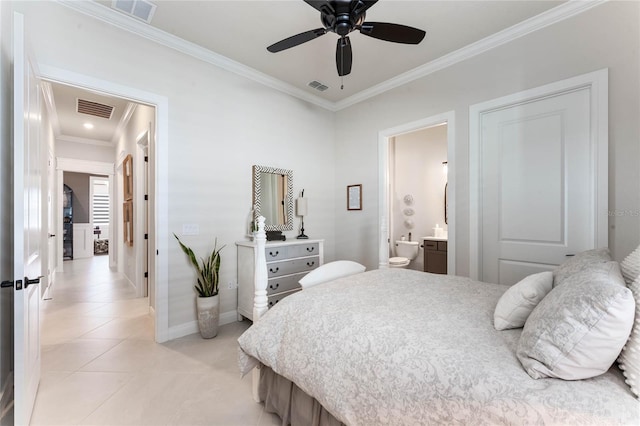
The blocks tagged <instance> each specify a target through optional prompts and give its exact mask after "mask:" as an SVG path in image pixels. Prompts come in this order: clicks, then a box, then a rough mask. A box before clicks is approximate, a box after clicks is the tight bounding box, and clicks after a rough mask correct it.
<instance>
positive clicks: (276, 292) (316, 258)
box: [236, 240, 324, 321]
mask: <svg viewBox="0 0 640 426" xmlns="http://www.w3.org/2000/svg"><path fill="white" fill-rule="evenodd" d="M323 244H324V240H291V241H268V242H267V244H266V248H265V258H266V260H267V277H268V282H267V300H268V302H267V303H268V306H269V309H270V308H271V307H272V306H273V305H275V304H276V303H278V302H279V301H280V300H282V299H284V298H285V297H287V296H289V295H291V294H293V293H295V292H297V291H300V290H301V287H300V284H298V281H299V280H300V278H302V277H304V276H305V275H307V274H308V273H309V272H311V271H312V270H314V269H316V268H317V267H318V266H320V265H322V263H323V262H324V247H323ZM236 246H237V249H238V320H239V321H242V318H243V317H244V318H248V319H250V320H253V302H254V297H255V285H254V278H255V255H256V243H255V241H238V242H237V243H236Z"/></svg>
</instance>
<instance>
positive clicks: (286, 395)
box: [258, 365, 344, 426]
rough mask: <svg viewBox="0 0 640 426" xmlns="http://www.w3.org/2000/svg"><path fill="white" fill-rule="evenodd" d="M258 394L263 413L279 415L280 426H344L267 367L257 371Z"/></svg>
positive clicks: (300, 390) (264, 366) (317, 403)
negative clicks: (264, 411) (258, 374)
mask: <svg viewBox="0 0 640 426" xmlns="http://www.w3.org/2000/svg"><path fill="white" fill-rule="evenodd" d="M258 392H259V395H260V399H261V400H262V401H264V408H265V410H266V411H267V412H269V413H275V414H277V415H278V416H280V418H281V419H282V425H283V426H287V425H292V426H298V425H301V426H302V425H304V426H306V425H309V426H344V423H342V422H340V421H339V420H338V419H336V418H335V417H333V415H332V414H331V413H329V412H328V411H327V410H326V409H325V408H324V407H323V406H322V405H320V403H319V402H318V401H317V400H316V399H315V398H312V397H310V396H309V395H307V394H306V393H305V392H304V391H303V390H302V389H300V388H299V387H298V386H296V384H295V383H293V382H292V381H290V380H288V379H286V378H284V377H282V376H280V375H278V374H277V373H275V372H274V371H273V370H272V369H271V368H269V367H267V366H266V365H263V366H262V367H261V368H260V386H259V388H258Z"/></svg>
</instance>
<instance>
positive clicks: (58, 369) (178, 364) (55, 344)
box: [31, 256, 278, 425]
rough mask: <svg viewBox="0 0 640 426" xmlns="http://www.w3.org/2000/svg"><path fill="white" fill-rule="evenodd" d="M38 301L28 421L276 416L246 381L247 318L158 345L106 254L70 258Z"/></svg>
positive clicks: (269, 419) (255, 421) (250, 421)
mask: <svg viewBox="0 0 640 426" xmlns="http://www.w3.org/2000/svg"><path fill="white" fill-rule="evenodd" d="M64 266H65V272H63V273H58V274H57V276H56V281H55V284H54V287H53V290H52V292H51V295H50V296H52V299H51V300H42V301H41V348H42V357H41V358H42V377H41V381H40V387H39V390H38V395H37V398H36V404H35V408H34V412H33V416H32V419H31V424H32V425H71V424H82V425H89V424H96V425H143V424H148V425H161V424H167V425H192V424H194V425H195V424H209V425H211V424H213V425H272V424H278V422H277V418H276V417H275V416H273V415H271V414H267V413H264V410H263V406H262V405H260V404H256V403H255V402H253V400H252V397H251V379H250V377H245V378H244V379H242V380H240V375H239V371H238V367H237V362H236V357H237V344H236V340H237V338H238V336H239V335H240V334H241V333H242V332H243V331H244V330H245V329H246V328H247V327H248V325H249V322H248V321H245V322H242V323H240V322H237V323H233V324H228V325H225V326H223V327H221V328H220V330H219V333H218V336H217V337H215V338H214V339H210V340H205V339H202V338H201V337H200V336H199V335H198V334H194V335H190V336H185V337H182V338H179V339H175V340H173V341H170V342H167V343H164V344H157V343H155V342H154V340H153V319H152V317H151V315H149V313H148V310H149V307H148V300H147V299H146V298H135V293H134V290H133V288H132V287H131V286H130V284H128V282H127V280H126V279H125V278H124V277H122V275H121V274H119V273H114V272H111V271H110V270H109V268H108V257H107V256H94V257H92V258H89V259H80V260H74V261H69V262H65V264H64Z"/></svg>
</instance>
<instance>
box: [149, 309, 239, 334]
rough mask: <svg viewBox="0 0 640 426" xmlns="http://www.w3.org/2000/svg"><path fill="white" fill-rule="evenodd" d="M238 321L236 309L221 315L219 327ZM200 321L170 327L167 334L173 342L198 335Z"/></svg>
mask: <svg viewBox="0 0 640 426" xmlns="http://www.w3.org/2000/svg"><path fill="white" fill-rule="evenodd" d="M150 309H152V308H151V307H150ZM236 321H238V312H237V311H236V310H235V309H234V310H233V311H229V312H223V313H221V314H220V320H219V323H218V324H219V325H225V324H231V323H232V322H236ZM198 332H199V330H198V321H190V322H186V323H184V324H180V325H176V326H173V327H169V331H168V333H167V335H168V337H169V339H168V340H173V339H177V338H179V337H184V336H188V335H190V334H194V333H198Z"/></svg>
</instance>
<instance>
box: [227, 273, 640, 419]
mask: <svg viewBox="0 0 640 426" xmlns="http://www.w3.org/2000/svg"><path fill="white" fill-rule="evenodd" d="M505 290H506V287H504V286H500V285H495V284H486V283H479V282H475V281H472V280H469V279H466V278H460V277H451V276H442V275H433V274H427V273H423V272H416V271H411V270H406V269H381V270H374V271H369V272H365V273H363V274H359V275H355V276H352V277H346V278H342V279H339V280H336V281H333V282H330V283H326V284H322V285H319V286H316V287H313V288H311V289H307V290H304V291H302V292H299V293H296V294H294V295H292V296H289V297H287V298H286V299H284V300H282V301H281V302H279V303H278V305H276V306H275V307H274V308H273V309H271V310H270V311H269V312H267V314H266V315H265V316H264V317H263V318H261V319H260V320H259V321H257V322H256V323H255V324H254V325H253V326H251V327H250V328H249V329H248V330H247V331H246V332H245V333H244V334H243V335H242V336H241V337H240V339H239V340H238V342H239V344H240V351H239V352H240V358H239V363H240V369H241V372H242V373H243V374H246V373H247V372H248V371H250V370H251V368H252V367H253V366H255V365H256V363H257V362H258V361H256V360H259V362H262V363H263V364H265V365H268V366H269V367H271V368H272V369H273V370H274V371H275V372H276V373H278V374H280V375H282V376H284V377H286V378H288V379H289V380H291V381H293V382H295V383H296V384H297V385H298V386H299V387H300V388H301V389H302V390H304V391H305V392H306V393H307V394H309V395H310V396H312V397H314V398H316V399H317V400H318V401H319V402H320V403H321V404H322V405H323V406H324V407H325V408H326V409H327V410H328V411H329V412H331V413H332V414H333V415H334V416H335V417H336V418H338V419H339V420H341V421H342V422H344V423H346V424H349V425H354V426H355V425H363V426H364V425H367V426H371V425H427V424H442V423H446V424H581V425H582V424H597V425H602V424H635V425H637V424H640V403H639V402H638V400H636V399H635V398H634V397H633V395H632V394H631V392H630V391H629V389H628V387H627V385H625V383H624V381H623V378H622V375H621V374H620V373H619V371H618V369H617V367H615V366H614V367H613V368H612V369H611V370H610V371H609V372H608V373H606V374H604V375H602V376H599V377H596V378H593V379H588V380H581V381H572V382H569V381H563V380H559V379H541V380H534V379H532V378H531V377H529V376H528V375H527V373H526V372H525V371H524V369H523V368H522V366H521V365H520V362H519V361H518V359H517V358H516V356H515V348H516V346H517V342H518V338H519V335H520V332H521V329H517V330H506V331H496V330H495V329H494V328H493V311H494V308H495V306H496V303H497V301H498V299H499V298H500V296H501V295H502V293H503V292H504V291H505Z"/></svg>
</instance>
